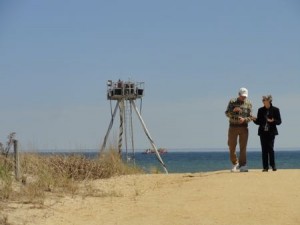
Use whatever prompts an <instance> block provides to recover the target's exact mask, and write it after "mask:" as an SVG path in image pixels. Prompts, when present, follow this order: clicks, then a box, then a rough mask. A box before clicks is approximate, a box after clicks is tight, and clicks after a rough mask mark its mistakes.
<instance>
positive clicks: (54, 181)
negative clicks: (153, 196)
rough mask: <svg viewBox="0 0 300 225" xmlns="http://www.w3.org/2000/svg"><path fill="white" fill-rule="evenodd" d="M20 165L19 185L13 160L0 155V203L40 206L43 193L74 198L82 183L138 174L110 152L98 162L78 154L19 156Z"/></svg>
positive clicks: (115, 154) (137, 170)
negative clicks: (69, 195) (12, 201)
mask: <svg viewBox="0 0 300 225" xmlns="http://www.w3.org/2000/svg"><path fill="white" fill-rule="evenodd" d="M20 162H21V173H22V177H21V180H20V182H15V181H14V171H13V160H12V159H11V158H9V157H5V156H0V203H1V201H8V200H17V201H21V202H23V203H38V204H43V202H44V198H45V195H46V193H49V192H50V193H58V194H71V195H74V194H77V193H78V189H79V185H80V183H82V182H84V181H89V180H94V179H105V178H110V177H112V176H118V175H125V174H136V173H142V171H141V170H140V169H138V168H135V167H132V166H129V165H127V164H124V163H123V162H122V160H121V159H120V157H119V154H118V153H117V152H116V151H114V150H113V149H111V150H110V151H109V152H108V153H105V154H103V155H101V157H99V158H98V159H88V158H86V157H85V156H83V155H78V154H73V155H46V156H45V155H41V154H32V153H23V154H21V155H20ZM84 194H85V195H87V193H84ZM0 207H1V205H0Z"/></svg>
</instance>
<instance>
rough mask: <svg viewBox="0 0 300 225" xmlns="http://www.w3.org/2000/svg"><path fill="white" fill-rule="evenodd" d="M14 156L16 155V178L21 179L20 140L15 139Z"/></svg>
mask: <svg viewBox="0 0 300 225" xmlns="http://www.w3.org/2000/svg"><path fill="white" fill-rule="evenodd" d="M13 142H14V157H15V177H16V180H17V181H19V179H20V161H19V151H18V141H17V140H14V141H13Z"/></svg>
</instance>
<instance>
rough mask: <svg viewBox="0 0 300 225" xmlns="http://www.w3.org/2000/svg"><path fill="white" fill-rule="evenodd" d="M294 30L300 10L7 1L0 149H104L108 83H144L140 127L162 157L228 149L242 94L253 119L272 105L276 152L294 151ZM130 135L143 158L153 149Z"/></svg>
mask: <svg viewBox="0 0 300 225" xmlns="http://www.w3.org/2000/svg"><path fill="white" fill-rule="evenodd" d="M299 27H300V3H299V1H296V0H286V1H282V0H264V1H261V0H253V1H240V0H230V1H225V0H224V1H221V0H219V1H208V0H203V1H178V0H177V1H176V0H172V1H171V0H161V1H156V0H152V1H137V0H136V1H132V0H128V1H116V0H113V1H96V0H93V1H92V0H89V1H79V0H73V1H58V0H44V1H37V0H36V1H33V0H28V1H21V2H20V1H8V0H1V1H0V28H1V29H0V81H1V88H0V100H1V105H2V107H1V111H0V141H1V142H5V141H6V136H7V134H8V133H9V132H11V131H15V132H16V133H17V138H18V139H19V141H20V143H21V146H22V149H37V150H38V149H86V148H92V149H97V148H99V146H100V145H101V144H102V141H103V138H104V135H105V133H106V130H107V127H108V124H109V121H110V102H109V101H107V99H106V81H107V80H110V79H111V80H117V79H119V78H120V79H122V80H128V79H131V80H133V81H144V82H145V96H144V98H143V103H142V116H143V118H144V120H145V122H146V124H147V127H148V129H149V131H150V133H151V136H152V137H153V139H154V141H155V143H156V144H157V145H158V146H161V147H167V148H224V149H226V148H227V129H228V121H227V118H226V117H225V114H224V111H225V109H226V106H227V104H228V101H229V100H230V98H233V97H236V96H237V93H238V90H239V88H240V87H246V88H248V90H249V95H250V96H249V98H250V100H251V101H252V103H253V111H254V114H256V113H257V109H258V108H259V107H261V105H262V103H261V96H262V95H264V94H272V95H273V98H274V100H273V103H274V105H275V106H278V107H279V108H280V110H281V114H282V120H283V123H282V125H281V126H280V127H279V128H278V129H279V133H280V135H279V136H278V137H277V138H276V143H275V145H276V147H278V148H297V147H299V146H300V142H299V134H298V131H299V127H300V119H299V115H300V105H299V99H300V90H299V84H300V75H299V72H300V63H299V62H300V42H299V40H300V29H299ZM112 104H113V106H114V104H115V102H112ZM138 104H140V102H138ZM134 123H135V128H134V132H135V134H134V139H135V144H136V147H137V148H148V147H150V144H149V142H148V140H147V139H146V136H145V135H144V133H143V131H142V129H141V126H140V124H139V121H138V119H137V118H136V117H134ZM118 125H119V124H118V120H116V123H115V126H114V130H113V131H112V133H111V135H110V137H111V138H112V140H111V142H112V143H113V142H114V141H115V140H116V139H117V136H118V130H117V127H118ZM249 130H250V136H249V144H248V146H249V147H251V148H257V147H259V146H260V144H259V138H258V136H257V126H256V125H254V124H250V126H249Z"/></svg>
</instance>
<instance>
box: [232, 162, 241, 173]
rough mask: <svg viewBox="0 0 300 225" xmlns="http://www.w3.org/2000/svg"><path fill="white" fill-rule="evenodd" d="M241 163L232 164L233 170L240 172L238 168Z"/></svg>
mask: <svg viewBox="0 0 300 225" xmlns="http://www.w3.org/2000/svg"><path fill="white" fill-rule="evenodd" d="M239 167H240V166H239V164H238V163H237V164H235V165H233V166H232V169H231V172H238V169H239Z"/></svg>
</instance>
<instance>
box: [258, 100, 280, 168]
mask: <svg viewBox="0 0 300 225" xmlns="http://www.w3.org/2000/svg"><path fill="white" fill-rule="evenodd" d="M272 100H273V99H272V95H266V96H263V97H262V102H263V105H264V106H263V107H261V108H259V109H258V112H257V118H253V122H254V123H255V124H257V125H259V127H258V135H259V136H260V143H261V150H262V162H263V172H268V170H269V164H270V166H271V167H272V170H273V171H276V170H277V169H276V164H275V153H274V141H275V136H276V135H278V130H277V127H276V126H277V125H280V124H281V116H280V110H279V108H277V107H275V106H273V104H272Z"/></svg>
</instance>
